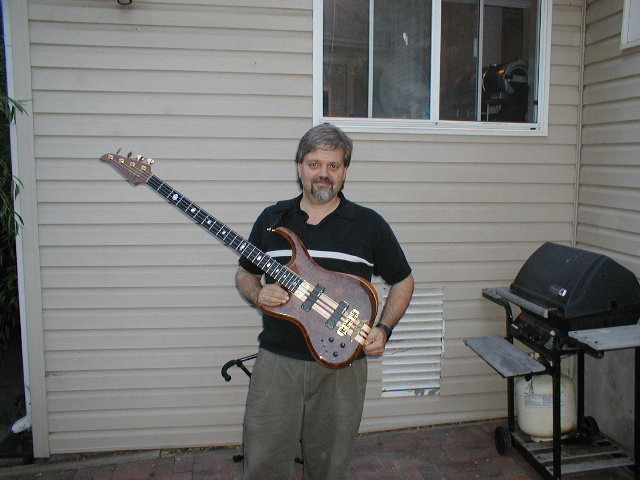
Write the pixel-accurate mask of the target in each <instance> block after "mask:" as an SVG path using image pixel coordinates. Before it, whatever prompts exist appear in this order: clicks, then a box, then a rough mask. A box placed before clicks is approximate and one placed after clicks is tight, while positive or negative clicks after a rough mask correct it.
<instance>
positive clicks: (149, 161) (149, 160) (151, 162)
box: [147, 158, 156, 165]
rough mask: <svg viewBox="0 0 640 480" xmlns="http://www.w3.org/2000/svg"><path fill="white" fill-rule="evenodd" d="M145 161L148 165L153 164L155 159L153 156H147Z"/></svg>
mask: <svg viewBox="0 0 640 480" xmlns="http://www.w3.org/2000/svg"><path fill="white" fill-rule="evenodd" d="M147 163H148V164H149V165H153V164H154V163H156V161H155V160H154V159H153V158H147Z"/></svg>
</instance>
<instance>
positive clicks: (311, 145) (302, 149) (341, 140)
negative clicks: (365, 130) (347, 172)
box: [296, 123, 353, 167]
mask: <svg viewBox="0 0 640 480" xmlns="http://www.w3.org/2000/svg"><path fill="white" fill-rule="evenodd" d="M338 149H342V151H343V157H342V159H343V161H344V166H345V167H348V166H349V164H350V163H351V152H352V151H353V142H352V141H351V139H350V138H349V137H348V136H347V135H346V134H345V133H344V132H343V131H342V130H340V129H339V128H338V127H336V126H335V125H331V124H330V123H321V124H320V125H316V126H315V127H313V128H312V129H311V130H309V131H308V132H307V133H305V134H304V136H303V137H302V138H301V139H300V143H299V144H298V151H297V153H296V163H302V160H304V157H305V156H306V155H307V154H308V153H309V152H313V151H314V150H338Z"/></svg>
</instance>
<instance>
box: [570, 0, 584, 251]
mask: <svg viewBox="0 0 640 480" xmlns="http://www.w3.org/2000/svg"><path fill="white" fill-rule="evenodd" d="M586 36H587V0H584V1H583V2H582V28H581V30H580V81H579V83H578V93H579V98H578V125H577V128H576V180H575V188H574V197H573V232H572V236H573V238H572V240H571V244H572V245H573V246H574V247H575V246H576V244H577V243H578V206H579V203H578V201H579V193H580V170H581V167H582V110H583V106H584V105H583V98H584V65H585V51H586V43H587V38H586Z"/></svg>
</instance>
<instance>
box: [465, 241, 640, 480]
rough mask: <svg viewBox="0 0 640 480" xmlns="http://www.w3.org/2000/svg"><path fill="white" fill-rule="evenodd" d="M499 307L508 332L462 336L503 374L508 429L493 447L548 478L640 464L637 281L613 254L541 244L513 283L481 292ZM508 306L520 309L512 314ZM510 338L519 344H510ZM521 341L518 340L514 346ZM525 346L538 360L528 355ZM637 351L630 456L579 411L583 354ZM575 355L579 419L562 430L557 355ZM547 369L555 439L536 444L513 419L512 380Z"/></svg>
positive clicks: (638, 472)
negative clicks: (568, 430)
mask: <svg viewBox="0 0 640 480" xmlns="http://www.w3.org/2000/svg"><path fill="white" fill-rule="evenodd" d="M482 294H483V296H484V297H485V298H487V299H488V300H491V301H492V302H494V303H496V304H498V305H500V306H502V307H503V308H504V310H505V317H506V336H505V337H499V336H488V337H474V338H466V339H465V340H464V342H465V344H467V346H469V347H470V348H471V349H472V350H473V351H474V352H475V353H476V354H478V355H479V356H480V357H481V358H482V359H483V360H484V361H486V362H487V363H488V364H489V365H491V366H492V367H493V368H494V369H495V370H496V371H497V372H498V373H499V374H500V375H501V376H502V377H503V378H506V379H507V396H508V398H507V400H508V402H507V408H508V417H507V427H506V428H505V427H498V428H497V429H496V431H495V443H496V449H497V450H498V452H499V453H500V454H502V455H507V454H509V453H510V452H511V449H512V448H514V447H515V448H516V449H517V450H518V452H519V453H520V454H522V456H523V457H524V458H525V459H526V460H527V461H528V462H529V463H530V464H531V465H532V466H533V467H534V468H535V469H536V470H537V471H538V472H539V473H540V474H541V476H542V477H543V478H546V479H559V478H561V477H562V473H563V472H564V473H575V472H582V471H587V470H599V469H606V468H614V467H625V466H626V467H630V468H632V469H633V471H634V474H635V478H640V470H639V469H638V466H637V465H636V462H635V459H637V458H639V457H638V456H639V454H640V377H639V375H638V371H639V369H640V326H639V325H636V323H637V321H638V317H639V316H640V283H639V282H638V279H637V278H636V276H635V275H634V274H633V273H632V272H631V271H629V270H628V269H626V268H624V267H623V266H622V265H620V264H619V263H617V262H615V261H613V260H611V259H610V258H608V257H606V256H604V255H601V254H597V253H593V252H589V251H586V250H581V249H577V248H572V247H567V246H563V245H558V244H555V243H550V242H549V243H545V244H544V245H542V246H541V247H540V248H539V249H538V250H536V251H535V252H534V253H533V254H532V255H531V257H529V259H528V260H527V261H526V262H525V263H524V265H523V266H522V268H521V269H520V272H519V273H518V275H517V276H516V278H515V280H514V281H513V283H512V284H511V285H510V286H509V287H508V288H507V287H499V288H489V289H485V290H483V292H482ZM512 305H515V306H517V307H519V309H520V313H519V314H518V315H517V316H515V317H514V314H513V309H512ZM514 340H517V341H518V343H517V344H514ZM516 345H518V346H516ZM523 346H524V347H527V348H528V349H529V350H531V351H532V352H534V353H535V354H536V355H535V356H536V358H535V359H534V358H533V357H532V356H531V355H529V354H527V353H525V351H524V350H523V348H521V347H523ZM625 348H634V349H635V372H636V375H635V377H636V380H635V382H636V383H635V419H634V429H635V432H634V435H635V437H634V452H633V453H634V454H633V456H631V455H629V454H628V453H627V452H625V450H624V449H623V448H622V447H620V446H619V445H617V444H616V443H615V442H614V441H613V440H611V439H609V438H607V437H606V436H604V435H603V434H602V433H601V432H600V431H599V428H598V425H597V422H596V421H595V419H594V418H593V417H590V416H585V414H584V355H585V353H586V354H588V355H591V356H593V357H595V358H601V357H602V356H603V355H604V353H605V352H606V351H609V350H620V349H625ZM574 355H575V356H577V360H578V361H577V379H576V380H577V395H576V403H577V405H576V410H577V425H578V428H577V430H576V431H575V432H573V433H571V434H570V435H568V436H565V437H563V436H561V431H562V430H561V391H560V378H561V361H562V359H563V358H567V357H570V356H574ZM540 374H548V375H551V378H552V392H553V393H552V419H553V437H552V439H551V440H550V441H543V442H536V441H533V440H532V439H531V438H529V437H528V436H527V435H526V434H525V433H523V432H522V431H520V430H518V429H517V428H516V424H515V409H514V379H515V378H516V377H521V376H524V377H525V378H527V379H528V378H531V377H532V376H533V375H540Z"/></svg>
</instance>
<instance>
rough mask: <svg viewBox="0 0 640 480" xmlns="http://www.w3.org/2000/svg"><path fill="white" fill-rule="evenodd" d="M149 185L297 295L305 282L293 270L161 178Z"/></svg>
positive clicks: (149, 181) (150, 182)
mask: <svg viewBox="0 0 640 480" xmlns="http://www.w3.org/2000/svg"><path fill="white" fill-rule="evenodd" d="M146 184H147V185H148V186H149V188H151V189H153V190H155V191H156V192H157V193H158V194H159V195H160V196H161V197H163V198H164V199H165V200H167V201H168V202H169V203H171V204H172V205H174V206H175V207H177V208H178V209H179V210H180V211H181V212H182V213H184V214H185V215H186V216H187V217H189V218H190V219H191V220H193V222H194V223H197V224H198V225H200V226H201V227H202V228H204V229H205V230H206V231H207V232H209V233H210V234H211V235H213V236H214V237H216V238H217V239H218V240H220V241H221V242H222V243H223V244H225V245H226V246H228V247H229V248H231V249H233V250H234V251H235V252H236V253H238V254H239V255H240V256H241V257H243V258H246V259H247V260H249V261H250V262H251V263H252V264H254V265H255V266H257V267H258V268H259V269H260V270H262V271H263V272H265V273H266V274H267V275H269V276H271V277H272V278H273V279H274V280H275V281H276V282H278V283H280V284H281V285H282V286H283V287H284V288H286V289H287V290H289V291H290V292H295V291H296V290H297V288H298V287H299V286H300V284H301V283H302V282H303V281H304V280H303V279H302V278H301V277H300V276H299V275H297V274H296V273H295V272H293V271H292V270H291V269H289V268H287V267H285V266H284V265H282V264H281V263H280V262H278V261H277V260H274V259H273V258H272V257H270V256H269V255H267V254H266V253H265V252H263V251H262V250H260V249H259V248H258V247H256V246H255V245H253V244H252V243H250V242H249V241H248V240H246V239H245V238H243V237H242V236H241V235H239V234H238V233H236V232H235V231H233V229H231V228H229V227H228V226H227V225H225V224H224V223H222V222H221V221H220V220H218V219H217V218H215V217H214V216H213V215H211V214H210V213H208V212H207V211H206V210H204V209H203V208H200V207H199V206H198V205H197V204H196V203H194V202H192V201H191V200H189V199H188V198H187V197H185V196H184V195H182V194H181V193H180V192H178V191H177V190H175V189H174V188H173V187H171V185H169V184H168V183H166V182H164V181H163V180H161V179H160V178H158V177H157V176H155V175H150V176H149V178H148V179H147V181H146Z"/></svg>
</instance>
